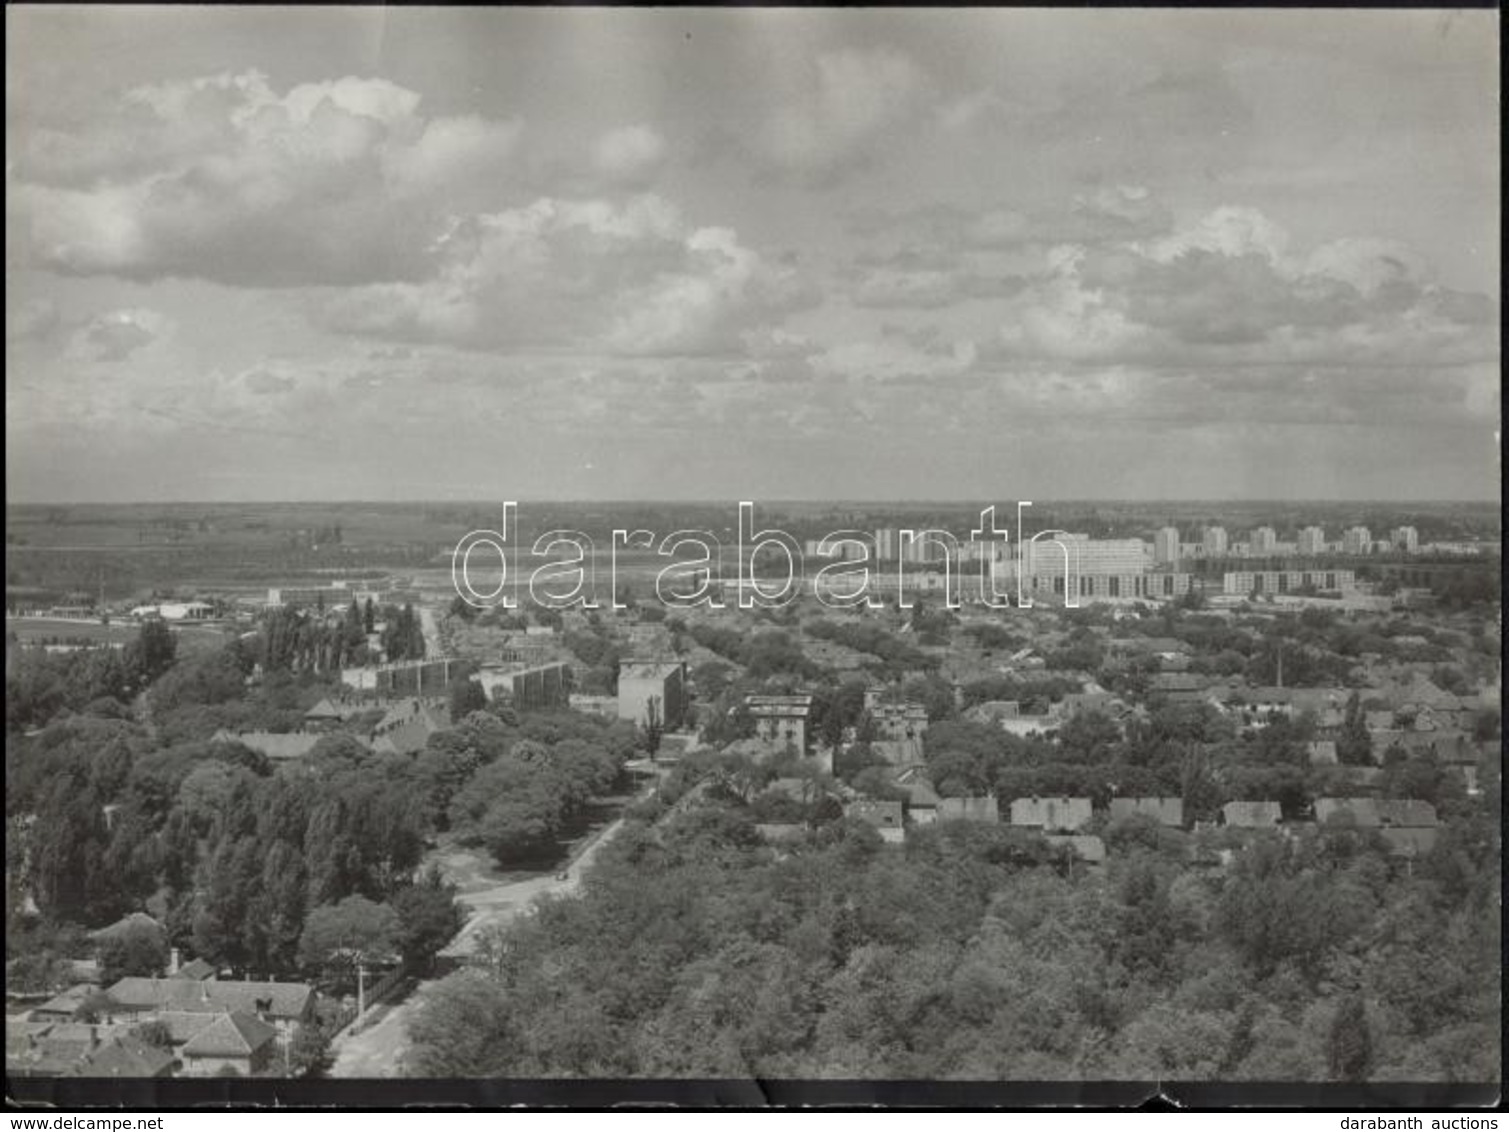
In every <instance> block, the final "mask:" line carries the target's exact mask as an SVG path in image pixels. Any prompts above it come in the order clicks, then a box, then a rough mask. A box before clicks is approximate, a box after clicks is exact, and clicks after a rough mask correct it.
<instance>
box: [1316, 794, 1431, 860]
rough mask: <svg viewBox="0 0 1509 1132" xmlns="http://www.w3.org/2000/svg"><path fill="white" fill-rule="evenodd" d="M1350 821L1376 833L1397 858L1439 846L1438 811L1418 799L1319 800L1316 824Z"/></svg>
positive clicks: (1317, 800) (1417, 854) (1428, 850)
mask: <svg viewBox="0 0 1509 1132" xmlns="http://www.w3.org/2000/svg"><path fill="white" fill-rule="evenodd" d="M1347 819H1350V820H1351V821H1352V822H1353V823H1354V824H1355V825H1356V826H1357V827H1358V828H1361V829H1376V830H1377V831H1378V832H1379V834H1380V835H1381V836H1382V837H1383V840H1384V841H1385V842H1387V843H1388V847H1389V852H1390V853H1391V854H1393V855H1394V856H1396V857H1417V856H1420V855H1421V854H1424V853H1429V852H1430V851H1431V850H1432V849H1434V848H1435V846H1436V836H1437V834H1438V832H1439V826H1440V822H1439V820H1438V819H1437V817H1436V808H1435V807H1434V806H1432V805H1431V804H1430V803H1429V802H1423V801H1420V800H1419V799H1417V798H1317V799H1315V820H1316V821H1317V822H1319V823H1320V824H1322V825H1325V824H1327V823H1329V822H1332V821H1345V820H1347Z"/></svg>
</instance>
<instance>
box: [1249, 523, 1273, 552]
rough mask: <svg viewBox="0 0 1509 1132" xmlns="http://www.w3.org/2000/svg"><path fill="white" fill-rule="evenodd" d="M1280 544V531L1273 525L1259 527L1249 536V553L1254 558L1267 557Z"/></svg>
mask: <svg viewBox="0 0 1509 1132" xmlns="http://www.w3.org/2000/svg"><path fill="white" fill-rule="evenodd" d="M1277 546H1278V532H1276V531H1275V530H1274V529H1273V528H1272V527H1259V528H1258V529H1257V530H1255V531H1253V532H1252V534H1251V535H1249V536H1248V538H1247V549H1248V553H1249V554H1251V555H1252V556H1253V557H1254V558H1266V557H1267V556H1268V555H1270V554H1272V553H1273V552H1274V549H1275V547H1277Z"/></svg>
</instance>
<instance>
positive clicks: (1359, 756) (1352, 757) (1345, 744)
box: [1336, 689, 1373, 766]
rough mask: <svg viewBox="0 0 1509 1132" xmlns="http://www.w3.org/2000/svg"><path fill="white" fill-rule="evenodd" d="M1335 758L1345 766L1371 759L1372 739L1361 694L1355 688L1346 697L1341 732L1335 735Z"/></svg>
mask: <svg viewBox="0 0 1509 1132" xmlns="http://www.w3.org/2000/svg"><path fill="white" fill-rule="evenodd" d="M1336 759H1337V761H1338V762H1340V763H1342V764H1344V765H1347V766H1363V765H1366V764H1368V763H1371V762H1372V761H1373V740H1372V736H1370V735H1369V734H1368V729H1367V721H1366V718H1365V716H1364V715H1363V710H1362V696H1361V694H1360V693H1359V692H1358V691H1357V690H1356V689H1353V691H1352V694H1351V695H1350V696H1348V697H1347V706H1346V711H1345V713H1344V714H1343V716H1342V723H1341V732H1340V734H1338V735H1337V737H1336Z"/></svg>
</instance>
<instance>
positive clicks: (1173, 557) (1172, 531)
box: [1153, 527, 1179, 564]
mask: <svg viewBox="0 0 1509 1132" xmlns="http://www.w3.org/2000/svg"><path fill="white" fill-rule="evenodd" d="M1153 561H1154V562H1157V563H1160V564H1163V563H1168V564H1172V563H1175V562H1178V561H1179V530H1178V528H1177V527H1163V528H1161V529H1160V530H1159V531H1158V532H1157V533H1155V534H1154V535H1153Z"/></svg>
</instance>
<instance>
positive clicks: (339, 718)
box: [304, 696, 351, 731]
mask: <svg viewBox="0 0 1509 1132" xmlns="http://www.w3.org/2000/svg"><path fill="white" fill-rule="evenodd" d="M350 714H351V709H350V708H340V707H337V706H336V705H335V703H334V702H332V701H331V699H330V698H329V697H328V696H327V697H326V698H324V699H322V700H321V701H320V702H319V703H317V704H315V705H314V707H312V708H310V709H309V710H308V711H306V712H305V713H304V726H305V727H307V728H309V729H310V730H311V731H319V730H321V729H327V730H328V729H329V728H332V727H336V726H338V725H339V724H341V723H342V722H344V721H345V719H346V718H347V717H348V716H349V715H350Z"/></svg>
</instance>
